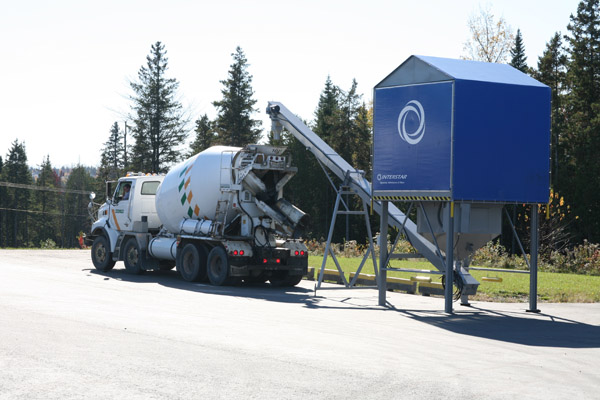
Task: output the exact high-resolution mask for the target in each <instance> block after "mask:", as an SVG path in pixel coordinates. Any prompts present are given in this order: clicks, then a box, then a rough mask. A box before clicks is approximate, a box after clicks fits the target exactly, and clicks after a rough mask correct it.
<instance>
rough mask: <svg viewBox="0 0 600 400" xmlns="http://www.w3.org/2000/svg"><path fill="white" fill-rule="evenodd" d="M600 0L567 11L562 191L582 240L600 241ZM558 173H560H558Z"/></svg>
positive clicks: (583, 3)
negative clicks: (569, 199) (570, 198)
mask: <svg viewBox="0 0 600 400" xmlns="http://www.w3.org/2000/svg"><path fill="white" fill-rule="evenodd" d="M599 3H600V0H583V1H581V2H580V3H579V6H578V7H577V14H576V15H571V17H570V20H571V21H570V23H569V25H568V30H569V32H570V35H569V36H567V38H566V39H567V41H568V43H569V64H568V72H567V82H568V85H569V94H568V96H567V99H566V100H567V101H566V107H565V109H566V118H567V121H568V123H567V129H566V130H567V132H566V137H565V139H566V140H565V141H564V142H565V144H566V145H567V146H568V147H567V148H566V149H565V152H566V154H567V157H566V161H567V162H566V163H565V164H566V165H565V167H564V169H565V170H564V171H563V172H564V176H565V177H568V178H567V179H565V180H564V188H561V190H562V192H564V193H573V199H574V202H573V205H574V208H575V213H576V215H577V216H578V217H579V223H578V226H577V231H578V233H579V234H580V239H582V238H587V239H588V240H590V241H592V242H598V241H600V197H599V196H598V193H597V188H598V187H600V163H598V154H599V153H600V4H599ZM561 175H563V174H562V173H561Z"/></svg>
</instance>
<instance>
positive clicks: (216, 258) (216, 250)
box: [206, 246, 232, 286]
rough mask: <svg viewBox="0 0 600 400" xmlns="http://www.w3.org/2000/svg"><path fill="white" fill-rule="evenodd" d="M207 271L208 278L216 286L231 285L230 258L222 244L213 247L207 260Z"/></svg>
mask: <svg viewBox="0 0 600 400" xmlns="http://www.w3.org/2000/svg"><path fill="white" fill-rule="evenodd" d="M206 272H207V274H208V280H209V281H210V283H212V284H213V285H215V286H222V285H229V284H231V283H232V279H230V278H229V260H228V258H227V253H226V252H225V249H224V248H222V247H221V246H216V247H213V248H212V250H211V251H210V253H208V261H207V262H206Z"/></svg>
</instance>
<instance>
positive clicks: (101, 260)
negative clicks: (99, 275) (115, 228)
mask: <svg viewBox="0 0 600 400" xmlns="http://www.w3.org/2000/svg"><path fill="white" fill-rule="evenodd" d="M92 263H94V267H96V269H97V270H98V271H102V272H107V271H110V270H111V269H113V267H114V266H115V261H113V259H112V253H111V251H110V246H109V245H108V240H107V239H106V237H105V236H103V235H100V236H96V238H95V239H94V243H93V244H92Z"/></svg>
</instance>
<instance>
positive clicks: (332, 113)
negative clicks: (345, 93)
mask: <svg viewBox="0 0 600 400" xmlns="http://www.w3.org/2000/svg"><path fill="white" fill-rule="evenodd" d="M340 92H341V91H340V88H339V87H337V86H335V85H334V84H333V82H331V78H330V77H329V76H327V79H326V80H325V88H323V91H322V92H321V95H320V96H319V104H318V105H317V110H316V111H315V122H314V124H313V128H312V129H313V131H314V132H315V133H316V134H317V135H319V137H321V139H323V140H324V141H325V142H328V143H329V142H330V140H331V138H332V137H333V136H335V130H336V129H337V126H336V125H337V122H338V121H337V118H338V116H339V110H340Z"/></svg>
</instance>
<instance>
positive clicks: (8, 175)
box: [2, 139, 32, 247]
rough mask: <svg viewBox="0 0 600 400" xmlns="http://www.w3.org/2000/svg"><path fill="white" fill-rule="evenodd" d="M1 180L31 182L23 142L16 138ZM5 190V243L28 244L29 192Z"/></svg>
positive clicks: (26, 190) (3, 168)
mask: <svg viewBox="0 0 600 400" xmlns="http://www.w3.org/2000/svg"><path fill="white" fill-rule="evenodd" d="M2 180H3V181H5V182H10V183H19V184H26V185H28V184H31V180H32V178H31V173H30V172H29V166H28V165H27V153H26V151H25V144H24V143H19V141H18V140H16V139H15V141H14V142H13V143H12V147H11V148H10V150H9V152H8V155H7V157H6V162H5V164H4V166H3V167H2ZM7 189H8V190H7V191H6V200H5V204H6V206H7V207H6V208H9V210H7V212H6V214H5V216H6V219H5V221H4V226H5V227H6V232H5V238H6V245H7V246H11V247H24V246H28V245H29V229H28V220H29V218H28V215H27V210H28V209H29V200H30V198H29V197H30V192H29V190H28V189H18V188H15V187H9V188H7Z"/></svg>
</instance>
